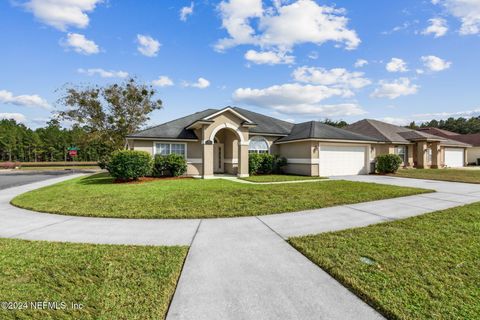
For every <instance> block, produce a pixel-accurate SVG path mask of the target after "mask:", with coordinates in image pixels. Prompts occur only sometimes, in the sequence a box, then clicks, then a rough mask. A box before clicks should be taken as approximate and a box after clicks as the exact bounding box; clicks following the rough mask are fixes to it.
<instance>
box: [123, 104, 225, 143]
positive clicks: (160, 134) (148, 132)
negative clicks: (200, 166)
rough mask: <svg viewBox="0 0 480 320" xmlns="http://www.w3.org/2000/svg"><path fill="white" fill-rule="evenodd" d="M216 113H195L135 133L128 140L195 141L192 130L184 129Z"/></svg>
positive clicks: (206, 111) (195, 137)
mask: <svg viewBox="0 0 480 320" xmlns="http://www.w3.org/2000/svg"><path fill="white" fill-rule="evenodd" d="M217 111H218V110H217V109H207V110H203V111H200V112H196V113H194V114H191V115H188V116H186V117H182V118H179V119H175V120H172V121H169V122H165V123H162V124H160V125H157V126H153V127H150V128H147V129H145V130H142V131H139V132H135V133H134V134H131V135H129V136H128V138H167V139H192V140H196V139H198V137H197V136H196V135H195V132H194V131H193V130H187V129H185V128H186V127H188V126H189V125H190V124H192V123H193V122H195V121H198V120H200V119H202V118H205V117H208V116H209V115H211V114H214V113H215V112H217Z"/></svg>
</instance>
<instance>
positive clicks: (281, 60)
mask: <svg viewBox="0 0 480 320" xmlns="http://www.w3.org/2000/svg"><path fill="white" fill-rule="evenodd" d="M245 59H246V60H248V61H251V62H253V63H255V64H269V65H274V64H292V63H294V62H295V57H294V56H290V55H288V54H286V53H285V52H278V51H261V52H259V51H255V50H248V51H247V52H246V53H245Z"/></svg>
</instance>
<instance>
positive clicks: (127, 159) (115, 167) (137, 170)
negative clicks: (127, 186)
mask: <svg viewBox="0 0 480 320" xmlns="http://www.w3.org/2000/svg"><path fill="white" fill-rule="evenodd" d="M152 166H153V161H152V157H151V156H150V154H149V153H148V152H145V151H134V150H118V151H114V152H113V153H112V156H111V159H110V161H109V162H108V165H107V170H108V172H109V173H110V175H111V176H112V177H114V178H115V179H117V180H125V181H130V180H137V179H138V178H141V177H145V176H148V175H149V174H150V173H151V172H152Z"/></svg>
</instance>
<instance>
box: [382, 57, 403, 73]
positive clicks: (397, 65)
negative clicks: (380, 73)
mask: <svg viewBox="0 0 480 320" xmlns="http://www.w3.org/2000/svg"><path fill="white" fill-rule="evenodd" d="M386 69H387V71H388V72H407V71H408V68H407V63H406V62H405V61H403V60H402V59H399V58H392V60H390V62H389V63H387V66H386Z"/></svg>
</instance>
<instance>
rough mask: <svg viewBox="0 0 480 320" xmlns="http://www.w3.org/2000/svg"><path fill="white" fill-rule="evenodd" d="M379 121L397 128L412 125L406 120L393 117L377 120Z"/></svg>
mask: <svg viewBox="0 0 480 320" xmlns="http://www.w3.org/2000/svg"><path fill="white" fill-rule="evenodd" d="M377 120H379V121H383V122H386V123H390V124H393V125H396V126H408V125H409V124H410V122H411V121H410V120H408V119H404V118H393V117H385V118H380V119H377Z"/></svg>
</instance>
